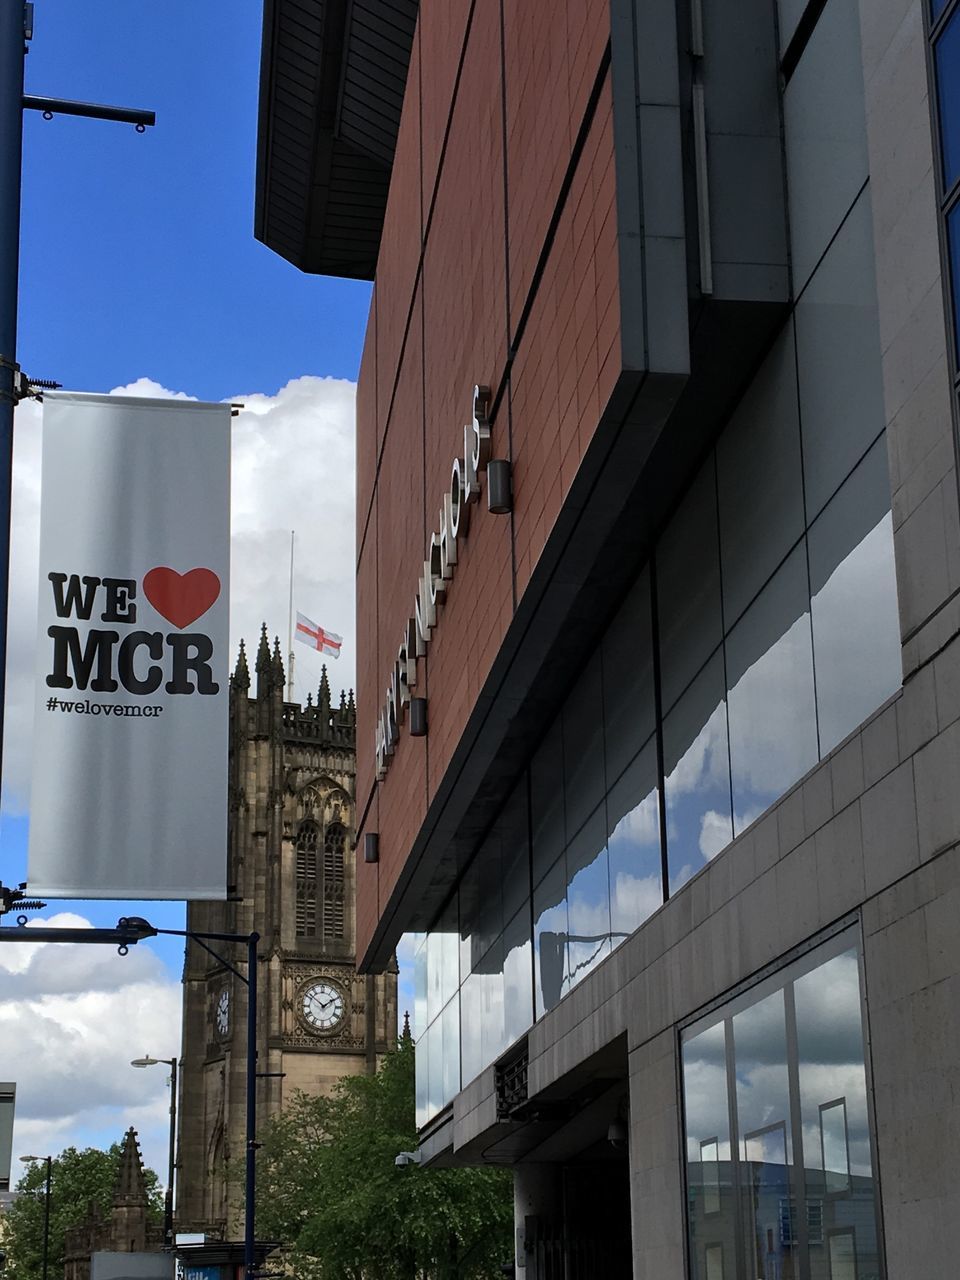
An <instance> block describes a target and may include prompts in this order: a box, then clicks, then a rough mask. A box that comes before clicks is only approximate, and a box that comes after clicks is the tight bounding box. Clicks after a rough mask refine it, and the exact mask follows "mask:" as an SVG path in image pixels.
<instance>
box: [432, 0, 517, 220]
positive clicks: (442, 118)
mask: <svg viewBox="0 0 960 1280" xmlns="http://www.w3.org/2000/svg"><path fill="white" fill-rule="evenodd" d="M487 7H488V8H491V7H492V6H490V5H489V3H488V4H487ZM470 8H471V0H420V14H419V18H418V20H417V21H418V29H419V33H420V53H421V57H422V59H423V67H424V71H425V73H426V74H424V76H423V94H422V104H423V200H424V207H425V208H428V207H429V204H430V198H431V196H432V194H433V188H434V183H435V182H436V178H437V169H438V167H439V164H440V152H441V150H442V147H443V136H444V132H445V130H446V127H447V120H448V119H449V116H450V106H451V103H452V102H453V89H454V84H455V82H456V77H457V67H458V65H459V63H460V55H461V53H462V51H463V44H464V40H465V38H466V31H467V21H468V19H469V16H470ZM498 63H499V54H498ZM489 70H490V72H491V74H492V71H493V68H492V67H491V68H489Z"/></svg>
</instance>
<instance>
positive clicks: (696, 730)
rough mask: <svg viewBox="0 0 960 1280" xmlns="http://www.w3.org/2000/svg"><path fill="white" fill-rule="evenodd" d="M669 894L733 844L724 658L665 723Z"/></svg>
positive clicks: (710, 665) (703, 674) (702, 675)
mask: <svg viewBox="0 0 960 1280" xmlns="http://www.w3.org/2000/svg"><path fill="white" fill-rule="evenodd" d="M663 753H664V775H665V776H664V795H665V799H666V807H667V862H668V867H669V873H670V892H671V893H674V892H675V891H676V890H677V889H678V888H679V887H680V885H682V884H684V883H685V882H686V881H687V880H689V879H690V877H691V876H692V875H695V874H696V872H697V871H699V870H700V868H701V867H702V866H703V865H704V863H706V862H709V860H710V859H711V858H712V857H714V855H715V854H718V853H719V852H720V850H721V849H723V848H725V847H726V846H727V845H728V844H729V843H730V841H731V840H732V839H733V824H732V821H731V813H730V761H729V756H728V754H727V706H726V700H725V697H724V688H723V658H722V655H721V654H720V652H719V651H718V652H717V653H716V654H714V656H713V658H711V660H710V662H709V663H708V665H707V666H706V667H705V668H704V669H703V671H702V672H701V673H700V675H699V676H698V677H697V679H696V680H695V681H694V683H693V684H692V685H691V687H690V688H689V689H688V690H687V692H686V693H685V694H684V695H683V697H682V698H681V699H680V701H679V702H678V703H677V705H676V707H675V708H674V709H673V711H671V712H670V714H669V715H668V716H667V717H666V718H665V719H664V722H663Z"/></svg>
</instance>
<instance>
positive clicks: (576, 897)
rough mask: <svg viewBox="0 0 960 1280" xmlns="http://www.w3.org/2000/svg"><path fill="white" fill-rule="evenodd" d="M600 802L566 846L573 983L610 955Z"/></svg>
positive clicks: (603, 820)
mask: <svg viewBox="0 0 960 1280" xmlns="http://www.w3.org/2000/svg"><path fill="white" fill-rule="evenodd" d="M606 841H607V832H606V811H605V809H604V807H603V806H602V805H601V806H600V807H599V808H598V809H596V810H595V811H594V813H593V814H592V816H591V817H590V818H589V820H588V821H587V822H586V823H585V824H584V825H583V827H582V828H581V829H580V831H579V832H578V833H577V835H575V836H574V837H573V839H572V840H571V841H570V844H569V846H568V847H567V918H568V927H569V930H570V934H569V939H568V945H567V956H568V963H569V968H570V986H571V987H573V986H576V984H577V983H578V982H581V981H582V980H583V979H584V978H585V977H586V976H587V974H588V973H590V972H591V970H593V969H595V968H596V967H597V965H598V964H600V962H601V961H602V960H603V959H604V958H605V957H606V956H608V955H609V954H610V951H611V945H610V874H609V869H608V860H607V843H606Z"/></svg>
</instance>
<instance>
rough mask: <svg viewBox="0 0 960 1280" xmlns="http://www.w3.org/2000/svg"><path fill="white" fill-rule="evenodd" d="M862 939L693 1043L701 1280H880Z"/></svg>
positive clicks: (693, 1173) (744, 1001)
mask: <svg viewBox="0 0 960 1280" xmlns="http://www.w3.org/2000/svg"><path fill="white" fill-rule="evenodd" d="M861 1010H862V1002H861V985H860V969H859V953H858V939H857V936H856V931H855V930H854V931H851V930H848V931H846V932H845V933H844V934H842V935H840V936H839V937H838V938H835V939H833V940H832V941H831V942H830V943H828V944H827V945H826V946H825V947H821V948H818V949H817V950H816V951H814V952H811V953H809V954H808V955H807V956H805V957H804V958H803V959H802V960H800V961H798V962H797V963H796V964H794V965H792V966H791V967H789V968H788V969H785V970H783V971H782V972H781V973H779V974H777V975H775V976H774V977H773V978H771V979H769V980H767V981H766V982H764V983H762V984H761V985H760V986H757V987H754V988H753V989H752V990H750V991H748V992H746V993H745V994H744V995H742V996H740V997H739V998H737V999H735V1000H733V1001H731V1002H730V1003H729V1004H727V1005H724V1006H723V1007H722V1008H720V1009H718V1010H716V1011H715V1012H714V1013H713V1014H711V1015H710V1016H709V1017H707V1018H705V1019H703V1020H701V1021H700V1022H698V1023H697V1024H696V1025H695V1026H692V1027H690V1028H689V1029H688V1030H687V1031H685V1032H684V1033H683V1036H682V1071H683V1100H684V1123H685V1133H686V1176H687V1205H688V1211H687V1230H688V1242H689V1259H690V1277H691V1280H755V1277H758V1276H759V1277H776V1278H778V1280H781V1278H782V1280H785V1278H786V1277H791V1280H848V1278H849V1280H868V1278H870V1280H878V1278H879V1276H880V1275H881V1269H880V1246H879V1240H878V1229H877V1209H876V1186H875V1182H874V1173H873V1157H872V1154H871V1140H870V1126H869V1120H868V1109H867V1108H868V1102H867V1099H868V1091H867V1076H866V1065H865V1064H866V1054H865V1047H864V1035H863V1021H862V1012H861Z"/></svg>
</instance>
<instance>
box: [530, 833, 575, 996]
mask: <svg viewBox="0 0 960 1280" xmlns="http://www.w3.org/2000/svg"><path fill="white" fill-rule="evenodd" d="M566 887H567V886H566V871H565V866H564V860H563V859H562V858H561V859H560V861H559V862H557V863H556V864H555V865H554V867H553V869H552V870H551V871H549V872H548V873H547V874H546V876H544V878H543V880H542V881H541V882H540V884H539V885H537V887H536V889H534V891H533V969H534V991H535V995H536V1012H537V1017H538V1018H541V1017H542V1016H543V1014H544V1013H545V1012H546V1010H547V1009H552V1008H553V1007H554V1005H556V1004H559V1002H560V997H561V996H562V995H563V993H564V984H565V982H566V978H567V932H568V930H567V894H566Z"/></svg>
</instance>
